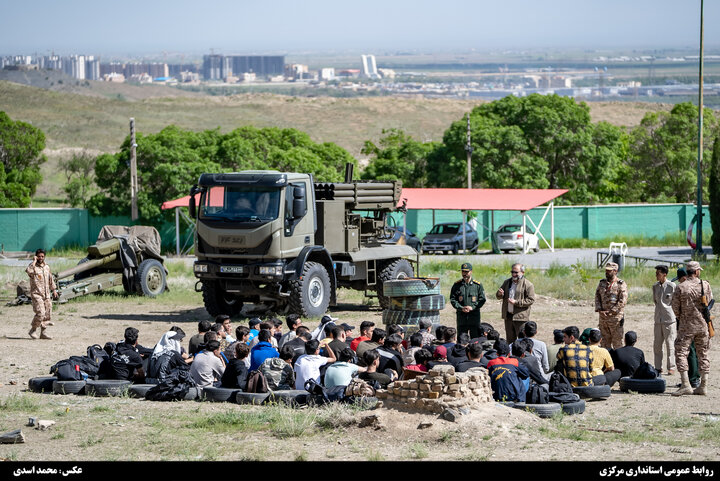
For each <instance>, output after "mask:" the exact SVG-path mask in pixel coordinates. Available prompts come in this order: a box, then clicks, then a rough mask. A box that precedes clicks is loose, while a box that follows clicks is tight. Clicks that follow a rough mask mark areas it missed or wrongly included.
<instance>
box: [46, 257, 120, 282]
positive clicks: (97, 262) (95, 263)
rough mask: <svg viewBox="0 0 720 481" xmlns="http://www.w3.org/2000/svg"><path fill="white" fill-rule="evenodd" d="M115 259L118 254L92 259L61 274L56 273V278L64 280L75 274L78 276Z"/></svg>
mask: <svg viewBox="0 0 720 481" xmlns="http://www.w3.org/2000/svg"><path fill="white" fill-rule="evenodd" d="M117 259H118V253H117V252H113V253H112V254H110V255H109V256H105V257H101V258H99V259H92V260H89V261H87V262H83V263H81V264H78V265H76V266H75V267H71V268H70V269H66V270H64V271H62V272H58V274H57V278H58V279H64V278H66V277H70V276H74V275H75V274H79V273H81V272H85V271H89V270H90V269H94V268H96V267H100V266H102V265H105V264H109V263H110V262H113V261H116V260H117Z"/></svg>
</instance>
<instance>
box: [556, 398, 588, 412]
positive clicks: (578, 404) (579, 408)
mask: <svg viewBox="0 0 720 481" xmlns="http://www.w3.org/2000/svg"><path fill="white" fill-rule="evenodd" d="M560 406H561V407H562V412H564V413H565V414H582V413H584V412H585V401H584V400H582V399H581V400H579V401H575V402H574V403H565V404H561V405H560Z"/></svg>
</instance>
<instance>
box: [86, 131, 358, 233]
mask: <svg viewBox="0 0 720 481" xmlns="http://www.w3.org/2000/svg"><path fill="white" fill-rule="evenodd" d="M136 142H137V168H138V185H139V192H138V210H139V212H140V217H141V218H142V219H143V220H144V221H148V222H152V223H155V222H160V221H162V220H163V219H165V220H167V219H169V218H170V214H169V213H166V214H163V212H162V210H161V208H160V207H161V205H162V203H163V202H165V201H167V200H172V199H175V198H178V197H182V196H184V195H187V193H188V191H189V190H190V187H191V186H192V185H193V184H194V183H196V182H197V180H198V178H199V177H200V174H202V173H207V172H237V171H241V170H249V169H275V170H279V171H292V172H304V173H310V174H313V177H314V179H315V180H317V181H324V182H336V181H339V180H341V179H342V177H343V172H344V169H345V163H346V162H351V163H353V164H354V163H355V159H354V158H353V157H352V156H351V155H350V154H349V153H348V152H347V151H345V150H344V149H342V148H340V147H338V146H337V145H335V144H331V143H324V144H317V143H315V142H313V141H312V140H311V139H310V137H309V136H308V135H307V134H306V133H304V132H300V131H298V130H296V129H279V128H263V129H257V128H254V127H242V128H239V129H235V130H233V131H232V132H229V133H227V134H222V133H221V132H220V130H219V129H214V130H205V131H202V132H193V131H188V130H182V129H180V128H178V127H176V126H174V125H170V126H168V127H166V128H164V129H163V130H161V131H160V132H158V133H157V134H153V135H144V134H142V133H138V134H137V135H136ZM95 177H96V183H97V185H98V187H99V189H100V192H99V193H97V194H95V195H94V196H93V197H92V198H91V199H90V201H89V202H88V209H89V210H90V212H91V213H92V214H94V215H127V214H128V213H129V212H130V187H129V186H130V139H129V137H128V138H126V139H125V141H124V142H123V144H122V146H121V149H120V152H118V153H117V154H103V155H100V156H98V157H97V159H96V163H95Z"/></svg>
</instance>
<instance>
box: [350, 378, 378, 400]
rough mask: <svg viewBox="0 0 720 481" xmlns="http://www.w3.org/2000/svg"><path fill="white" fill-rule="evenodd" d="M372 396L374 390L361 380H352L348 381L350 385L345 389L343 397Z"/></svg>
mask: <svg viewBox="0 0 720 481" xmlns="http://www.w3.org/2000/svg"><path fill="white" fill-rule="evenodd" d="M374 395H375V388H373V387H372V386H371V385H370V384H368V383H367V381H364V380H363V379H358V378H354V379H353V380H352V381H350V384H348V385H347V386H346V387H345V396H355V397H372V396H374Z"/></svg>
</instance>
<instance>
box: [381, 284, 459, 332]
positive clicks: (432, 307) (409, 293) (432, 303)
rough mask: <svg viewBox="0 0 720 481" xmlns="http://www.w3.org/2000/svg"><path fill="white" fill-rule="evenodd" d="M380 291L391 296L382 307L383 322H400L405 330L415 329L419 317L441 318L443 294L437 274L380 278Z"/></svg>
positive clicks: (386, 323) (435, 321)
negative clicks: (386, 307)
mask: <svg viewBox="0 0 720 481" xmlns="http://www.w3.org/2000/svg"><path fill="white" fill-rule="evenodd" d="M382 290H383V294H384V295H385V296H387V297H388V298H389V300H390V305H389V307H388V309H386V310H384V311H383V324H385V325H386V326H388V325H390V324H399V325H401V326H403V327H404V328H405V330H406V332H413V331H417V329H418V324H419V323H420V320H421V319H427V320H429V321H430V322H431V323H433V324H438V323H439V322H440V311H441V310H442V309H443V308H444V307H445V296H443V295H442V294H441V293H440V279H439V278H437V277H406V278H403V279H394V280H389V281H385V282H383V288H382Z"/></svg>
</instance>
